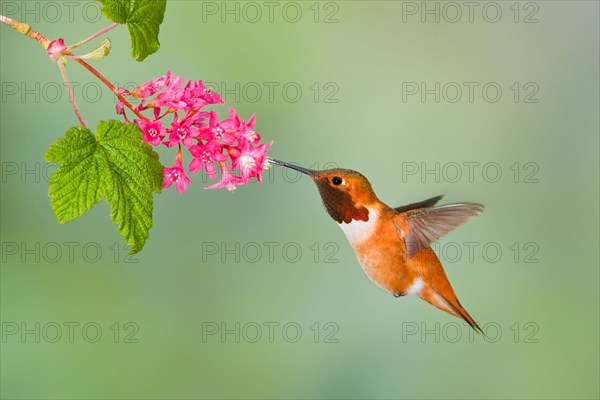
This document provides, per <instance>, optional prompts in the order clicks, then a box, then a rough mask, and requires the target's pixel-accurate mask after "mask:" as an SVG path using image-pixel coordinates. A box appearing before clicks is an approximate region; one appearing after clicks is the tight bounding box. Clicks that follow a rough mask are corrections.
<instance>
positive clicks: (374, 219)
mask: <svg viewBox="0 0 600 400" xmlns="http://www.w3.org/2000/svg"><path fill="white" fill-rule="evenodd" d="M367 209H368V211H369V218H368V220H367V221H356V220H353V221H352V222H350V223H340V224H339V225H340V227H341V228H342V230H343V231H344V233H345V234H346V237H347V238H348V241H349V242H350V244H351V245H352V248H353V249H354V252H355V253H356V257H357V258H358V262H359V263H360V265H361V267H362V269H363V271H364V272H365V274H366V275H367V276H368V277H369V279H370V280H371V281H372V282H373V283H375V284H376V285H377V286H379V287H381V288H383V289H385V290H387V291H389V292H391V293H393V294H406V293H409V292H411V290H410V288H411V286H412V284H413V283H414V281H415V278H416V276H415V274H413V273H412V272H411V268H410V265H409V264H410V262H409V261H407V257H406V248H405V245H404V242H403V241H402V239H401V238H400V235H399V234H398V231H397V229H396V226H395V224H394V222H393V220H392V216H393V214H392V213H390V212H387V211H386V210H381V209H375V208H370V207H367Z"/></svg>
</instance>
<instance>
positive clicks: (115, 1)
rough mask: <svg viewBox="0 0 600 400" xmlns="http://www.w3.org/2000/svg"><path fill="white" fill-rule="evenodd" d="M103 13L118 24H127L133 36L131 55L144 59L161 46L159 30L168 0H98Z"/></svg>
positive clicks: (140, 59)
mask: <svg viewBox="0 0 600 400" xmlns="http://www.w3.org/2000/svg"><path fill="white" fill-rule="evenodd" d="M98 1H100V3H102V13H103V14H104V15H105V16H106V18H108V19H110V20H111V21H113V22H116V23H118V24H127V28H128V29H129V36H130V37H131V56H132V57H133V58H136V59H137V61H143V60H144V59H145V58H146V57H148V56H149V55H150V54H152V53H155V52H156V51H157V50H158V49H159V48H160V42H159V41H158V32H159V30H160V24H162V22H163V17H164V15H165V9H166V7H167V0H98Z"/></svg>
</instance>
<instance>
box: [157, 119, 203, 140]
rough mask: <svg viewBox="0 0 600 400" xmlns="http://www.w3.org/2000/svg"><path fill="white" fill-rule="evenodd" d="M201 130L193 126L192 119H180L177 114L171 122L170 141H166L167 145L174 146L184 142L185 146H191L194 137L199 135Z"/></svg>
mask: <svg viewBox="0 0 600 400" xmlns="http://www.w3.org/2000/svg"><path fill="white" fill-rule="evenodd" d="M199 134H200V132H198V130H197V129H195V128H193V127H192V120H191V119H185V120H181V121H178V120H177V114H175V117H174V118H173V123H172V124H171V134H170V135H169V141H168V142H166V143H165V145H166V146H167V147H173V146H175V145H176V144H179V143H183V145H184V146H186V147H190V146H192V145H193V144H194V143H193V142H192V138H194V137H196V136H198V135H199Z"/></svg>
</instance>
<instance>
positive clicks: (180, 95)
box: [49, 39, 272, 193]
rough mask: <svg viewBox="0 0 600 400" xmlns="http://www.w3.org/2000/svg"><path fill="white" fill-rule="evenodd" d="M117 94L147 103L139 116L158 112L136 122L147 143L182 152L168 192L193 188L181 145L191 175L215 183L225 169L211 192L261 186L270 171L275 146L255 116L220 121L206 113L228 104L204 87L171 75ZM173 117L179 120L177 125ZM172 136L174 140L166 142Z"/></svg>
mask: <svg viewBox="0 0 600 400" xmlns="http://www.w3.org/2000/svg"><path fill="white" fill-rule="evenodd" d="M52 47H53V50H52V52H51V51H50V49H49V55H51V56H52V55H56V56H57V57H61V56H62V54H63V53H62V52H63V51H68V50H69V49H68V48H67V47H64V43H62V39H60V41H59V40H57V41H56V43H55V44H54V45H53V46H52ZM65 49H66V50H65ZM50 53H52V54H50ZM117 90H118V93H119V94H120V95H123V96H132V97H135V98H137V99H141V100H140V101H139V103H138V104H137V105H136V106H135V108H134V111H135V112H136V113H143V114H150V110H152V111H151V113H152V114H151V116H150V115H148V117H149V118H150V119H145V118H141V119H135V120H134V122H135V123H136V124H137V125H138V126H139V127H140V129H141V130H142V132H143V134H144V136H143V140H144V142H146V143H151V144H152V145H154V146H158V145H159V144H161V143H162V144H164V145H165V146H167V147H169V148H171V147H175V146H177V147H178V148H179V151H178V152H177V157H176V158H175V165H174V166H173V167H171V168H165V169H164V174H165V181H164V187H165V188H166V187H169V186H170V185H171V184H173V183H177V190H179V191H180V192H182V193H183V192H184V191H185V189H186V185H187V184H188V183H190V182H191V181H190V180H189V179H188V177H187V176H186V174H185V170H184V168H183V163H182V155H181V145H183V146H185V147H187V148H188V150H189V152H190V154H191V155H192V156H193V159H192V161H191V162H190V164H189V172H200V171H203V170H204V171H205V172H206V174H207V176H208V177H209V178H210V179H213V180H214V179H216V177H217V164H218V165H219V169H220V172H221V177H220V181H219V182H217V183H215V184H212V185H208V186H206V188H207V189H219V188H223V187H224V188H227V189H228V190H234V189H235V188H236V187H237V186H238V185H241V184H247V183H248V182H249V181H250V179H252V178H256V179H257V180H258V181H259V182H260V181H261V180H262V172H263V171H264V169H265V167H266V166H267V165H268V158H267V151H268V150H269V148H270V147H271V144H272V142H271V143H268V144H259V142H260V140H261V137H260V134H259V133H258V132H256V131H255V130H254V124H255V122H256V118H255V116H254V115H252V116H251V117H250V119H249V120H248V121H247V122H246V121H244V120H243V119H241V118H240V116H239V115H238V114H237V112H236V111H235V109H234V108H230V109H229V115H228V116H227V117H226V118H225V119H223V120H222V121H220V120H219V115H218V113H217V112H216V111H214V110H211V111H208V110H206V109H205V108H204V107H206V106H208V105H211V104H220V103H224V102H225V101H224V100H223V99H222V98H221V96H219V94H218V93H216V92H213V91H212V90H211V89H207V88H206V86H205V85H204V83H203V82H202V81H188V82H187V83H185V84H184V80H183V78H182V77H178V76H174V75H173V74H172V73H171V71H168V72H167V73H166V74H165V75H163V76H159V77H158V78H155V79H153V80H151V81H150V82H146V83H143V84H141V85H139V86H138V87H136V88H135V90H133V91H132V92H128V91H127V90H125V89H122V88H119V89H117ZM126 111H127V110H125V108H124V103H123V102H119V103H118V104H117V105H116V112H117V114H120V115H123V117H124V118H125V120H126V121H127V116H126V115H125V113H126ZM170 115H173V119H172V120H171V119H170V118H169V116H170ZM180 116H182V117H181V118H180ZM164 121H170V122H164ZM163 122H164V125H165V127H163ZM167 134H168V139H167V140H164V139H165V136H166V135H167ZM228 161H231V162H230V163H229V162H228ZM238 171H239V172H238Z"/></svg>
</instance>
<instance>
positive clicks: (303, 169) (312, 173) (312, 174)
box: [270, 158, 316, 178]
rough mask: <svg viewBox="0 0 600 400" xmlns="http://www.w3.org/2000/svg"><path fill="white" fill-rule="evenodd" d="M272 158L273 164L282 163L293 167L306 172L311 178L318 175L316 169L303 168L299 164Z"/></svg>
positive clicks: (283, 165)
mask: <svg viewBox="0 0 600 400" xmlns="http://www.w3.org/2000/svg"><path fill="white" fill-rule="evenodd" d="M270 160H271V164H275V165H281V166H282V167H287V168H291V169H293V170H296V171H298V172H302V173H303V174H306V175H308V176H310V177H311V178H312V177H314V176H315V175H316V171H313V170H312V169H308V168H302V167H299V166H297V165H294V164H289V163H286V162H284V161H279V160H274V159H272V158H271V159H270Z"/></svg>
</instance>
